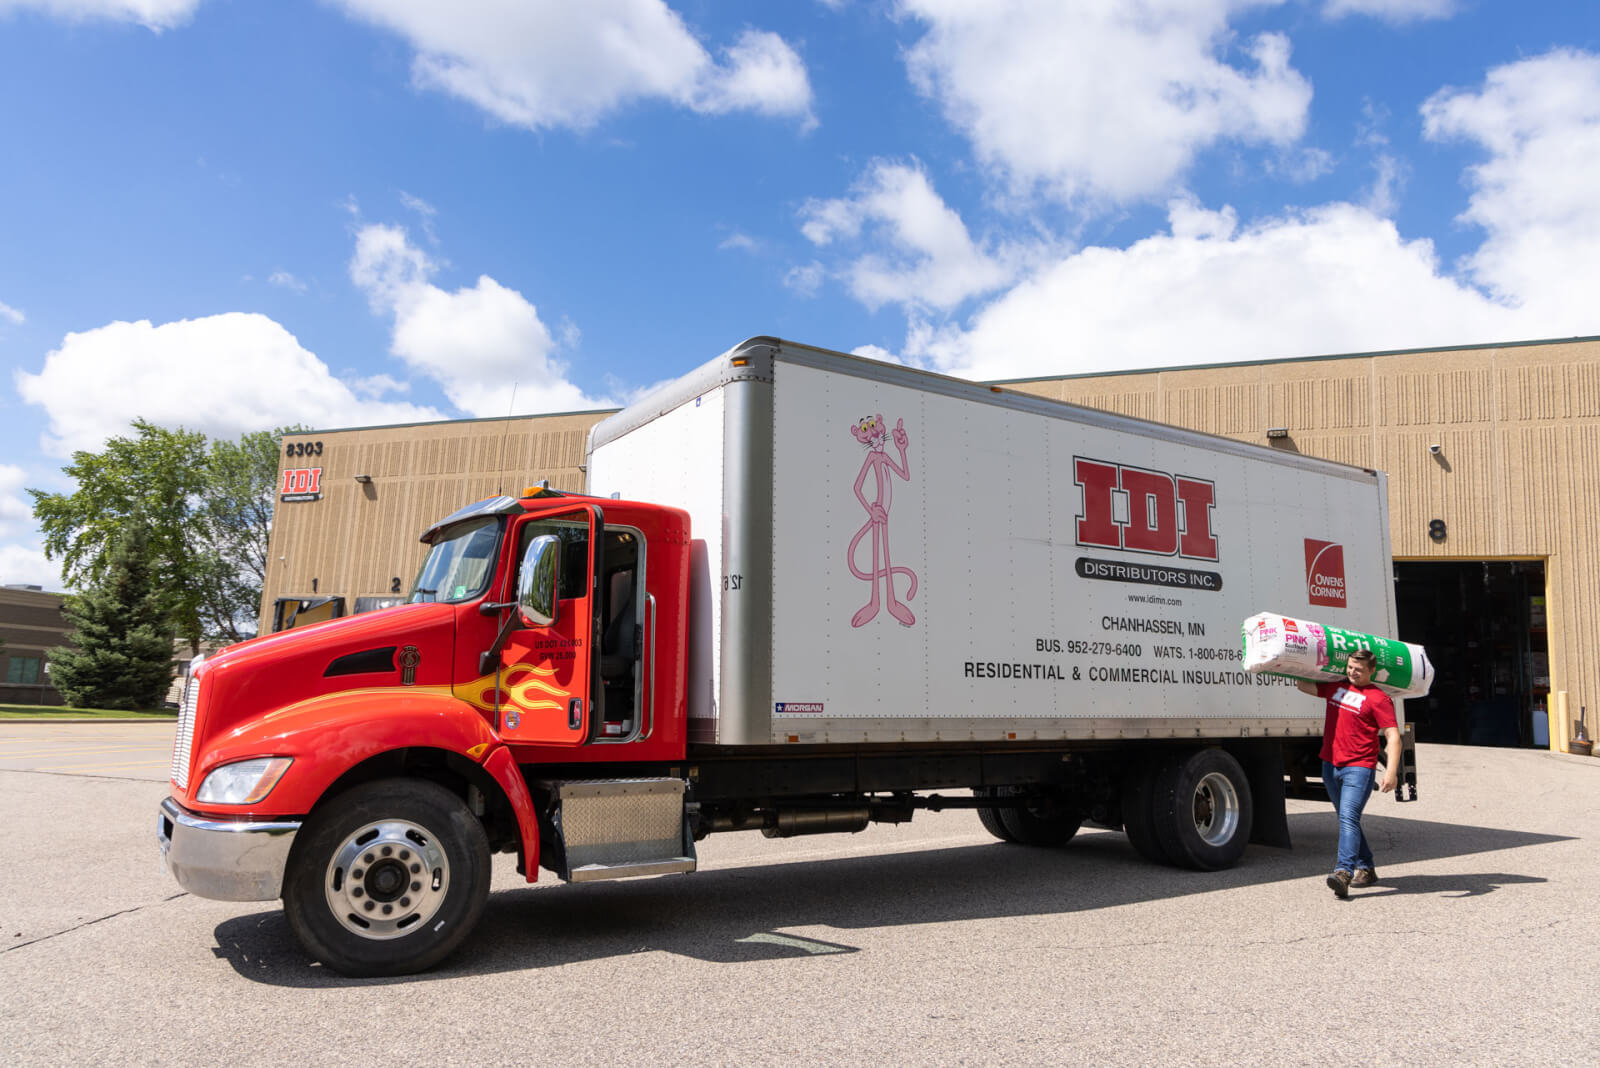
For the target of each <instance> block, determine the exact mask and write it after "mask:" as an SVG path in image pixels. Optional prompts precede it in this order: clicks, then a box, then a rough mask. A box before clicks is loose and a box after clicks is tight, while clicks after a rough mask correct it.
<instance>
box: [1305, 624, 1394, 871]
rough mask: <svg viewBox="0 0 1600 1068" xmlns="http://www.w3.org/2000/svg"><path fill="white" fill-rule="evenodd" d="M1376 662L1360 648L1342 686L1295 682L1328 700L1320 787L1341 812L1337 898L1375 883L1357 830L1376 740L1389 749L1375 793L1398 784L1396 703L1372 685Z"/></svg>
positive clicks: (1373, 765)
mask: <svg viewBox="0 0 1600 1068" xmlns="http://www.w3.org/2000/svg"><path fill="white" fill-rule="evenodd" d="M1377 665H1378V658H1377V657H1376V656H1374V655H1373V654H1372V653H1371V652H1370V651H1369V650H1366V649H1358V650H1357V651H1355V652H1353V653H1351V654H1350V659H1349V660H1348V661H1347V662H1346V663H1345V669H1344V674H1345V678H1346V679H1347V680H1348V681H1346V682H1309V681H1305V680H1301V681H1300V682H1298V683H1296V685H1297V686H1298V687H1299V688H1300V690H1301V692H1303V693H1307V694H1310V695H1311V696H1313V697H1322V698H1325V699H1326V700H1327V702H1328V711H1327V717H1326V719H1325V720H1324V722H1323V727H1322V784H1323V786H1324V787H1325V788H1326V789H1327V791H1328V799H1329V800H1330V801H1332V802H1333V807H1334V808H1335V809H1337V810H1338V813H1339V859H1338V861H1337V862H1336V864H1335V867H1334V869H1333V874H1331V875H1329V876H1328V886H1329V887H1330V888H1331V889H1332V890H1333V894H1334V896H1335V897H1337V898H1340V899H1341V900H1342V899H1344V898H1347V897H1349V896H1350V888H1351V887H1352V886H1371V885H1372V884H1373V883H1375V882H1377V881H1378V872H1377V870H1376V869H1375V868H1374V867H1373V863H1372V848H1371V847H1370V846H1368V845H1367V836H1366V835H1365V834H1363V833H1362V832H1361V810H1362V809H1364V808H1366V807H1367V797H1368V795H1370V794H1371V793H1372V781H1373V779H1374V778H1375V777H1377V763H1378V738H1379V737H1380V736H1381V737H1382V738H1383V740H1384V742H1385V743H1386V745H1387V749H1388V752H1387V754H1386V756H1385V758H1384V759H1385V764H1384V769H1383V775H1382V777H1381V778H1379V779H1378V789H1380V790H1382V791H1383V792H1384V793H1388V792H1389V791H1390V790H1393V789H1394V788H1395V786H1396V784H1397V783H1398V782H1399V780H1400V727H1399V725H1398V723H1397V722H1396V720H1395V715H1394V702H1393V701H1391V700H1389V695H1388V694H1386V693H1384V692H1383V691H1382V690H1380V689H1379V688H1378V687H1376V686H1374V685H1372V672H1373V670H1374V669H1375V668H1376V667H1377Z"/></svg>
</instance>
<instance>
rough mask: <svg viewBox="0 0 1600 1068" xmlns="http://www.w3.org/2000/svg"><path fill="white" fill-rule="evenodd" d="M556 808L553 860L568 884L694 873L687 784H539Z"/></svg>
mask: <svg viewBox="0 0 1600 1068" xmlns="http://www.w3.org/2000/svg"><path fill="white" fill-rule="evenodd" d="M539 785H540V786H541V787H542V788H543V789H544V790H546V791H548V796H549V797H550V799H551V803H552V809H553V810H552V812H551V820H550V824H551V827H552V829H553V830H554V832H555V841H554V842H552V843H551V845H552V846H553V847H554V848H553V849H551V850H550V851H549V854H548V856H547V859H548V861H549V862H550V865H551V867H552V870H554V871H555V873H556V874H557V875H559V876H560V877H561V878H563V879H566V880H567V881H568V882H574V883H585V882H597V881H599V880H601V879H628V878H633V877H634V876H639V875H669V874H673V873H677V872H690V871H694V870H695V867H696V858H695V852H694V839H693V837H692V835H691V834H690V832H689V827H688V823H687V821H686V819H685V814H684V803H683V793H684V782H683V780H682V779H584V780H577V781H570V782H548V783H541V784H539Z"/></svg>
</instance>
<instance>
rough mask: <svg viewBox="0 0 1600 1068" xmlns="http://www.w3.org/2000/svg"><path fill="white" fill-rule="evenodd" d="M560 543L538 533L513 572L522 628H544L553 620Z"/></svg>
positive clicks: (552, 622) (558, 586)
mask: <svg viewBox="0 0 1600 1068" xmlns="http://www.w3.org/2000/svg"><path fill="white" fill-rule="evenodd" d="M560 572H561V540H560V539H559V538H557V537H556V536H555V535H554V534H541V535H539V536H538V537H537V538H534V539H533V540H532V541H530V542H529V543H528V548H527V549H526V550H525V551H524V552H523V554H522V564H521V567H520V568H519V570H518V573H517V614H518V615H519V616H521V617H522V625H523V626H524V627H548V626H552V625H553V624H554V623H555V621H556V605H557V603H558V602H557V599H556V591H557V590H558V589H560V586H561V583H560V578H561V574H560Z"/></svg>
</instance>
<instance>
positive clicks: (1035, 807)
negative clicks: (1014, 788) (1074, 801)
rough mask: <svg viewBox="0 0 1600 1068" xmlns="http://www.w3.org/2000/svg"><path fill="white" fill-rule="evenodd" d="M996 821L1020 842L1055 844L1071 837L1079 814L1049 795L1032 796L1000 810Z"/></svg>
mask: <svg viewBox="0 0 1600 1068" xmlns="http://www.w3.org/2000/svg"><path fill="white" fill-rule="evenodd" d="M1000 822H1001V823H1002V824H1003V825H1004V826H1005V829H1006V830H1007V831H1009V832H1010V833H1011V840H1012V841H1014V842H1017V843H1019V844H1020V845H1029V846H1043V847H1046V848H1056V847H1059V846H1064V845H1066V844H1067V843H1068V842H1070V841H1072V836H1073V835H1075V834H1077V833H1078V828H1079V827H1081V826H1083V816H1082V815H1080V814H1078V813H1076V812H1073V811H1071V810H1070V809H1068V808H1067V807H1066V806H1065V805H1064V804H1063V803H1062V802H1060V801H1059V800H1057V799H1055V798H1051V797H1032V798H1029V799H1027V800H1025V801H1024V802H1023V804H1022V806H1021V807H1020V808H1003V809H1001V810H1000Z"/></svg>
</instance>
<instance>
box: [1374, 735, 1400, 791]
mask: <svg viewBox="0 0 1600 1068" xmlns="http://www.w3.org/2000/svg"><path fill="white" fill-rule="evenodd" d="M1383 740H1384V741H1385V742H1386V743H1388V746H1387V748H1388V752H1387V754H1386V755H1385V760H1386V761H1387V762H1386V763H1385V764H1384V765H1383V777H1382V778H1381V779H1379V780H1378V789H1380V790H1382V791H1383V792H1384V793H1388V792H1389V791H1391V790H1393V789H1394V788H1395V787H1396V786H1398V785H1399V784H1400V728H1399V727H1385V728H1383Z"/></svg>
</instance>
